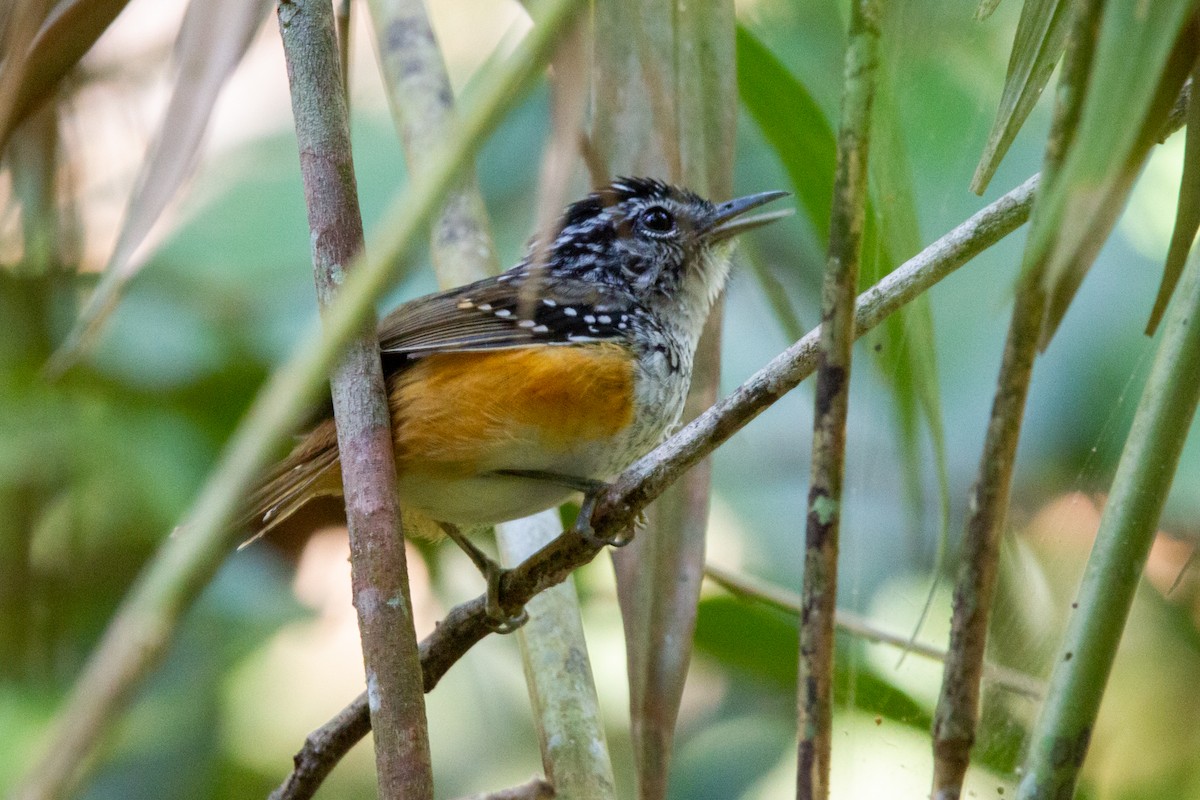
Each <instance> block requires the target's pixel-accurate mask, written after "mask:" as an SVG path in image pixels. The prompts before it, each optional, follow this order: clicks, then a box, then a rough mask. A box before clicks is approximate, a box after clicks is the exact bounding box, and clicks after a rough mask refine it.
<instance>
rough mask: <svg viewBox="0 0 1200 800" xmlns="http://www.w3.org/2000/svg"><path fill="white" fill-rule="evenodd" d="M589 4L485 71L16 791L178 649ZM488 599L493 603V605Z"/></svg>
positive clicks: (168, 540) (79, 746)
mask: <svg viewBox="0 0 1200 800" xmlns="http://www.w3.org/2000/svg"><path fill="white" fill-rule="evenodd" d="M581 8H582V6H581V4H580V3H578V2H575V0H546V1H545V2H544V3H542V4H541V5H540V9H541V14H539V15H538V16H537V18H535V21H534V26H533V28H532V29H531V30H530V31H529V33H528V34H527V35H526V37H525V39H524V40H522V42H521V44H520V46H519V48H518V49H517V51H516V52H515V53H514V54H513V55H512V57H511V58H509V59H508V60H507V61H505V62H504V63H503V64H501V65H500V66H499V67H498V68H497V69H495V70H493V71H491V72H489V74H487V75H485V76H483V77H482V78H481V79H480V85H479V87H478V93H477V94H476V95H475V97H476V98H477V102H475V103H473V104H472V105H471V106H470V107H469V108H466V109H464V112H463V114H462V115H461V117H460V119H459V124H458V125H457V126H455V129H454V130H453V131H452V132H451V133H450V135H448V137H447V138H446V140H445V141H444V142H443V143H442V145H441V146H439V147H438V149H437V150H435V151H434V152H433V153H431V154H430V155H429V162H430V165H431V166H430V168H429V169H428V170H427V171H426V172H425V173H423V175H421V176H417V177H414V178H413V180H412V181H411V182H410V184H409V185H408V187H407V188H406V190H405V191H404V192H402V193H401V194H400V195H398V197H397V198H396V200H395V201H393V203H392V205H391V206H390V207H389V208H388V209H387V210H386V211H385V212H384V214H383V215H382V222H381V224H380V226H379V229H378V232H377V238H376V239H375V240H373V246H372V249H371V250H370V251H368V252H366V253H365V254H364V255H363V256H362V257H361V259H359V260H360V261H361V263H360V264H358V265H357V266H356V267H354V268H352V269H349V270H347V272H348V273H349V274H348V277H347V278H346V283H345V284H344V285H343V287H342V291H341V293H340V296H339V298H338V300H337V302H336V303H334V305H333V307H332V308H331V309H330V311H329V312H328V313H327V314H325V316H324V331H321V330H316V329H313V330H311V331H310V332H309V334H308V335H307V336H305V337H302V338H301V340H300V341H299V342H298V343H297V345H296V348H295V350H294V353H293V355H292V356H291V358H290V359H289V360H288V361H287V362H286V363H285V364H284V365H283V366H281V367H280V368H279V369H278V370H277V371H276V372H275V373H274V374H273V375H272V376H271V378H270V379H269V380H268V382H267V383H266V385H265V386H264V387H263V388H262V390H261V391H260V392H259V394H258V396H257V397H256V398H255V401H254V403H253V404H252V405H251V407H250V409H249V411H247V413H246V416H245V417H244V418H243V420H242V422H241V423H240V424H239V425H238V428H237V430H236V431H235V432H234V434H233V436H232V438H231V439H230V441H229V443H228V444H227V445H226V448H225V451H224V452H223V454H222V456H221V459H220V461H219V462H218V464H217V465H216V467H215V468H214V469H213V471H212V473H211V475H210V477H209V478H208V480H207V482H206V483H205V485H204V487H203V488H202V489H201V491H200V493H199V494H198V496H197V498H196V500H195V501H194V503H193V505H192V507H191V508H190V509H189V510H188V513H187V515H186V517H185V518H184V521H183V522H182V524H181V525H180V526H179V528H178V529H177V531H176V533H175V535H173V536H170V537H166V536H164V544H163V546H162V547H161V548H160V549H159V551H158V552H157V553H156V554H155V556H154V558H153V559H151V561H150V562H149V563H148V564H147V565H146V567H145V568H144V569H143V570H142V573H141V575H140V576H139V578H138V581H137V583H135V584H134V585H133V587H131V588H130V590H129V592H128V594H127V595H126V597H125V599H124V600H123V601H122V604H121V607H120V608H119V609H118V611H117V613H116V615H115V616H114V617H113V619H112V620H111V621H110V622H109V625H108V628H107V629H106V630H105V632H104V635H103V636H102V638H101V640H100V643H99V644H98V646H97V647H96V649H95V651H94V652H93V653H92V655H91V657H90V658H89V659H88V662H87V664H86V665H85V666H84V668H83V671H82V673H81V674H80V677H79V678H78V679H77V681H76V682H75V684H74V686H73V687H72V688H71V691H70V693H69V694H68V696H67V698H66V700H65V702H64V704H63V707H62V708H61V710H60V711H59V712H58V714H57V715H56V717H55V719H54V721H53V723H52V725H53V727H52V730H50V731H49V732H48V733H47V735H46V737H45V739H44V741H43V745H42V747H43V749H42V750H41V751H40V752H39V753H38V755H37V756H36V757H35V758H33V759H31V760H30V762H29V765H28V767H27V769H26V771H25V773H24V775H23V777H22V782H21V783H20V784H19V786H18V788H17V791H16V792H15V793H14V796H15V797H19V798H21V799H22V800H35V798H37V799H40V798H56V797H61V796H63V794H64V793H65V792H66V791H67V790H68V788H69V786H70V785H71V784H72V782H73V781H74V780H76V778H77V775H78V773H79V772H80V771H81V770H82V768H83V765H84V764H85V762H87V761H88V756H89V754H90V753H91V752H92V751H93V750H94V749H95V747H96V745H97V743H98V742H99V741H100V740H101V738H102V737H103V735H104V734H105V733H106V732H107V731H108V730H109V729H110V728H111V727H112V726H113V725H114V724H115V723H116V722H117V720H119V719H120V718H121V711H123V710H124V708H125V707H126V706H127V705H128V703H129V701H130V700H131V698H132V697H133V695H134V691H135V689H136V688H137V686H138V685H139V684H140V683H141V682H142V681H143V680H144V679H145V678H146V676H147V675H148V674H149V672H150V671H151V669H152V668H153V667H154V666H155V665H156V664H157V663H158V661H159V660H160V659H161V658H162V656H163V654H164V653H165V652H166V649H167V647H168V645H169V644H170V642H171V639H172V638H173V635H174V633H175V630H176V629H177V626H178V623H179V620H180V618H181V617H182V615H183V613H184V612H185V611H186V610H187V609H188V608H190V607H191V606H192V604H193V603H194V602H195V600H196V598H197V597H198V596H199V594H200V592H201V590H202V589H203V588H204V587H205V585H206V584H207V583H208V581H209V580H210V579H211V578H212V576H213V575H214V574H215V573H216V571H217V568H218V567H219V566H220V565H221V563H222V562H223V561H224V559H225V557H226V555H228V553H229V552H230V551H231V549H232V547H233V543H234V541H235V540H236V539H237V538H238V537H239V536H241V535H242V533H241V531H239V530H237V529H236V528H234V527H233V526H231V525H230V522H231V520H232V519H233V518H234V515H235V514H236V512H237V509H238V507H239V503H240V502H241V500H242V498H243V496H244V495H245V492H246V491H247V487H249V486H250V485H251V484H252V483H253V482H254V479H255V476H256V475H258V474H259V472H260V470H262V469H263V468H264V467H265V466H266V464H267V461H268V459H269V458H270V457H271V455H272V454H273V452H274V450H275V448H277V447H278V446H279V445H280V444H281V443H282V442H283V440H284V439H285V438H286V437H287V435H288V434H289V432H291V431H293V430H294V429H295V428H296V426H297V425H299V424H300V422H301V420H302V417H303V416H304V414H305V413H306V412H307V410H308V409H309V408H310V407H311V404H312V403H313V402H314V401H315V399H316V397H317V394H318V392H319V391H320V389H321V388H322V386H323V385H327V384H326V382H327V381H328V375H329V368H330V366H331V365H332V364H333V362H334V361H335V360H336V359H337V357H338V356H339V355H340V354H341V353H342V349H343V347H344V345H345V343H346V342H348V341H350V339H352V338H353V337H354V336H355V335H356V334H358V333H359V332H361V331H362V330H363V325H364V322H365V321H366V320H367V318H368V316H369V314H370V313H371V310H372V309H373V308H374V303H375V301H376V300H377V299H378V298H379V297H380V295H381V294H382V293H383V291H384V290H385V289H386V288H387V287H388V286H389V284H390V276H391V274H392V267H393V266H394V264H395V263H396V261H397V259H398V258H399V257H400V255H403V254H404V253H406V252H407V251H408V250H409V249H410V248H411V247H412V246H413V245H414V244H415V242H416V240H417V236H418V235H419V234H420V233H421V232H422V231H423V230H424V229H425V226H426V225H428V224H429V221H430V220H431V219H432V217H433V214H434V212H435V211H436V210H437V207H438V204H439V201H440V200H441V198H442V197H443V196H444V193H445V192H446V190H447V188H448V187H449V186H450V184H451V182H452V180H453V178H454V177H455V175H456V174H457V171H458V169H459V168H460V166H461V165H462V163H463V162H464V161H466V160H469V159H471V158H473V157H474V155H475V153H476V152H477V151H478V149H479V147H480V146H481V145H482V143H483V141H484V139H485V137H486V135H487V134H488V133H489V132H490V131H492V130H493V129H494V128H495V126H496V125H497V124H498V123H499V121H500V119H501V117H502V116H503V114H504V113H505V111H506V110H507V109H508V108H509V107H510V106H511V105H512V103H513V102H515V100H516V98H519V97H520V95H521V92H522V90H523V89H524V88H525V87H526V86H527V85H529V83H530V81H531V80H532V79H533V77H534V76H535V75H537V74H539V73H540V70H541V68H542V67H543V66H544V65H545V64H546V62H547V60H548V59H549V57H550V53H551V51H552V50H553V47H554V44H555V42H557V41H558V37H559V35H560V34H561V33H562V32H563V30H564V29H566V28H567V27H569V25H570V23H571V21H572V20H573V18H574V15H575V14H576V13H578V12H579V11H580V9H581ZM481 608H482V606H481Z"/></svg>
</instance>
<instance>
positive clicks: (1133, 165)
mask: <svg viewBox="0 0 1200 800" xmlns="http://www.w3.org/2000/svg"><path fill="white" fill-rule="evenodd" d="M1195 5H1196V3H1195V0H1157V2H1153V3H1147V2H1145V0H1110V2H1109V3H1107V4H1106V5H1105V6H1104V9H1103V11H1102V15H1101V19H1100V25H1099V31H1098V38H1097V40H1096V47H1095V52H1094V55H1093V57H1092V61H1091V65H1090V67H1091V68H1090V70H1089V75H1088V78H1087V85H1086V88H1085V94H1084V97H1083V100H1082V107H1081V109H1080V114H1079V123H1078V126H1077V127H1076V128H1075V132H1074V136H1073V137H1072V139H1071V142H1070V145H1069V147H1068V149H1067V151H1066V152H1065V153H1064V155H1063V160H1062V166H1061V168H1060V169H1059V170H1058V171H1057V172H1056V173H1055V174H1054V175H1053V176H1052V178H1051V180H1050V181H1049V182H1048V184H1047V185H1046V186H1045V187H1044V189H1043V192H1042V194H1041V195H1040V196H1039V198H1038V204H1037V208H1036V209H1035V213H1034V217H1033V226H1032V229H1031V230H1030V233H1029V247H1028V248H1027V250H1026V258H1025V266H1024V269H1025V270H1026V271H1029V270H1034V269H1044V272H1043V277H1042V280H1043V285H1044V286H1045V288H1046V292H1047V296H1048V298H1049V299H1048V309H1047V320H1046V325H1045V327H1044V328H1043V332H1042V347H1045V345H1046V344H1047V343H1048V342H1049V340H1050V338H1051V337H1052V336H1053V334H1054V331H1055V330H1056V329H1057V327H1058V324H1059V322H1061V320H1062V317H1063V314H1065V312H1066V308H1067V306H1068V305H1069V304H1070V302H1071V299H1072V298H1073V297H1074V295H1075V291H1076V289H1078V287H1079V284H1080V283H1081V282H1082V281H1083V278H1084V276H1085V275H1086V273H1087V270H1088V269H1089V268H1090V266H1091V264H1092V261H1093V260H1094V259H1095V256H1096V254H1097V253H1098V252H1099V249H1100V247H1101V246H1102V244H1103V243H1104V241H1105V240H1106V239H1107V238H1108V234H1109V232H1110V231H1111V230H1112V226H1113V225H1114V224H1115V223H1116V220H1117V217H1118V215H1119V214H1120V211H1121V209H1122V208H1123V206H1124V204H1125V199H1126V197H1127V196H1128V193H1129V190H1130V189H1131V188H1132V186H1133V182H1134V180H1135V179H1136V177H1137V175H1138V173H1139V171H1140V170H1141V167H1142V164H1143V163H1144V161H1145V158H1146V154H1147V153H1148V152H1149V149H1150V147H1151V146H1152V145H1153V144H1154V142H1156V141H1157V140H1158V137H1159V135H1160V133H1161V130H1162V127H1163V125H1164V124H1165V122H1166V119H1167V116H1168V114H1169V112H1170V109H1171V106H1172V104H1173V103H1174V100H1175V98H1176V96H1177V95H1178V93H1179V90H1180V88H1181V87H1182V86H1183V83H1184V81H1185V80H1186V78H1187V76H1188V73H1189V72H1190V71H1191V68H1192V65H1193V63H1194V61H1195V52H1196V41H1195V37H1194V36H1191V35H1185V36H1182V37H1181V33H1183V30H1184V26H1185V25H1186V24H1187V22H1188V20H1189V19H1190V17H1191V14H1192V13H1193V11H1194V9H1195ZM1118 121H1119V122H1118Z"/></svg>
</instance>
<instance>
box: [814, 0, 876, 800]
mask: <svg viewBox="0 0 1200 800" xmlns="http://www.w3.org/2000/svg"><path fill="white" fill-rule="evenodd" d="M849 36H850V39H849V44H848V46H847V49H846V60H845V70H844V86H843V94H842V121H841V127H840V129H839V131H838V154H837V172H836V175H835V179H834V186H833V209H832V213H831V218H830V224H829V256H828V259H827V260H826V267H825V279H824V283H823V286H822V291H821V322H822V324H821V339H820V346H819V351H818V359H819V366H818V369H817V386H816V392H815V394H816V402H815V405H814V410H813V450H812V471H811V478H810V484H809V490H808V513H807V521H806V526H805V548H804V582H803V585H802V587H801V603H802V613H801V615H800V673H799V678H798V682H799V685H798V687H797V693H798V703H799V729H800V742H799V746H798V750H797V757H798V760H799V764H798V768H797V774H796V797H797V798H798V799H799V800H824V799H825V798H828V797H829V761H830V753H831V749H832V730H833V650H834V617H835V614H836V610H837V559H838V534H839V529H840V526H841V503H842V477H843V473H844V471H845V458H846V416H847V413H848V411H849V407H850V365H851V348H852V345H853V344H854V339H855V335H854V292H855V287H856V286H857V285H858V268H859V263H860V257H861V255H862V253H861V251H862V231H863V222H864V219H865V217H866V205H867V156H868V151H869V148H870V134H871V108H872V105H873V102H874V97H875V72H876V66H877V64H878V50H879V8H878V6H877V4H876V3H875V2H874V0H855V2H853V3H852V4H851V6H850V31H849Z"/></svg>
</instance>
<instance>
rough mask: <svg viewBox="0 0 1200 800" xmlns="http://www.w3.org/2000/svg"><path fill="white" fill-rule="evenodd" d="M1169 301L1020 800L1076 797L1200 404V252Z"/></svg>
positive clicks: (1032, 741)
mask: <svg viewBox="0 0 1200 800" xmlns="http://www.w3.org/2000/svg"><path fill="white" fill-rule="evenodd" d="M1192 248H1193V249H1192V256H1191V258H1190V259H1189V261H1188V264H1187V267H1186V268H1185V270H1184V274H1183V276H1182V277H1181V278H1180V282H1179V285H1178V287H1177V288H1176V290H1175V296H1174V298H1172V300H1171V303H1170V305H1169V306H1168V307H1167V316H1166V319H1165V321H1164V325H1163V327H1164V330H1163V338H1162V341H1161V342H1160V343H1159V347H1158V353H1157V355H1156V356H1155V358H1154V364H1153V366H1152V367H1151V368H1150V375H1149V377H1148V378H1147V379H1146V387H1145V389H1143V390H1142V399H1141V401H1140V402H1139V403H1138V409H1137V413H1136V414H1135V416H1134V419H1133V426H1132V427H1131V428H1130V431H1129V436H1128V437H1127V438H1126V440H1125V448H1124V450H1122V452H1121V460H1120V463H1119V464H1118V465H1117V473H1116V475H1115V476H1114V477H1113V483H1112V489H1111V491H1110V492H1109V495H1108V503H1107V504H1106V505H1105V507H1104V513H1103V515H1102V516H1101V518H1100V530H1099V531H1098V532H1097V533H1096V543H1095V545H1094V547H1093V549H1092V554H1091V556H1090V557H1089V558H1088V563H1087V567H1086V569H1085V570H1084V575H1083V581H1082V583H1081V585H1080V588H1079V594H1078V597H1077V602H1076V604H1073V605H1077V606H1078V608H1077V610H1076V611H1074V612H1073V613H1072V614H1071V618H1070V620H1069V622H1068V623H1067V632H1066V636H1065V638H1064V639H1063V643H1062V646H1061V648H1060V649H1059V655H1058V658H1057V660H1056V661H1055V667H1054V672H1053V674H1052V675H1051V677H1050V688H1049V690H1048V692H1047V695H1046V704H1045V705H1044V706H1043V707H1042V712H1041V714H1040V715H1039V717H1038V721H1037V724H1036V725H1035V726H1034V730H1033V735H1032V737H1031V739H1030V748H1029V753H1028V755H1027V756H1026V760H1025V777H1024V778H1023V779H1022V780H1021V784H1020V786H1019V787H1018V789H1017V797H1018V800H1043V799H1045V800H1050V798H1063V797H1071V796H1072V795H1073V794H1074V790H1075V784H1076V782H1077V780H1078V778H1079V769H1080V767H1081V766H1082V765H1083V761H1084V758H1085V757H1086V755H1087V748H1088V743H1089V740H1090V739H1091V734H1092V729H1093V727H1094V726H1095V724H1096V714H1097V712H1098V711H1099V709H1100V701H1101V699H1102V698H1103V696H1104V687H1105V684H1106V683H1107V682H1108V676H1109V673H1110V672H1111V670H1112V664H1113V659H1114V658H1115V657H1116V652H1117V646H1118V645H1119V644H1120V642H1121V634H1122V632H1123V631H1124V629H1125V621H1126V620H1127V619H1128V617H1129V609H1130V607H1131V606H1132V605H1133V598H1134V593H1135V592H1136V590H1137V587H1138V583H1139V581H1140V579H1141V575H1142V570H1143V569H1144V568H1145V566H1146V558H1147V556H1148V555H1149V553H1150V545H1151V544H1153V542H1154V534H1155V531H1156V530H1157V527H1158V519H1159V516H1160V515H1161V514H1162V508H1163V504H1164V503H1166V500H1167V495H1168V493H1169V492H1170V489H1171V482H1172V480H1173V479H1174V477H1175V470H1176V468H1177V467H1178V465H1179V455H1180V453H1181V452H1182V451H1183V445H1184V442H1185V441H1186V440H1187V434H1188V430H1189V428H1190V427H1191V422H1192V419H1193V417H1194V416H1195V412H1196V404H1197V401H1200V380H1197V378H1196V376H1197V375H1200V254H1198V253H1197V250H1196V243H1195V242H1193V243H1192Z"/></svg>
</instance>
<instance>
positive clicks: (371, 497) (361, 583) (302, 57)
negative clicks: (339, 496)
mask: <svg viewBox="0 0 1200 800" xmlns="http://www.w3.org/2000/svg"><path fill="white" fill-rule="evenodd" d="M279 30H280V34H281V36H282V39H283V53H284V59H285V60H286V62H287V69H288V82H289V84H290V85H291V94H292V112H293V115H294V117H295V121H296V139H297V144H298V145H299V149H300V172H301V175H302V177H303V178H304V194H305V201H306V203H307V205H308V224H309V228H310V229H311V231H312V247H313V270H314V273H315V277H316V284H317V300H318V301H319V302H320V305H321V309H322V311H326V310H327V309H328V308H329V306H330V305H331V304H332V303H333V301H334V298H335V297H336V296H337V293H338V287H339V286H340V285H341V284H342V282H343V281H344V280H345V277H346V269H345V266H346V265H347V264H348V263H350V262H351V260H352V259H354V257H355V256H357V255H358V254H359V253H360V252H362V249H363V232H362V216H361V214H360V213H359V209H358V188H357V184H356V181H355V178H354V162H353V157H352V153H351V148H350V119H349V109H348V108H347V106H346V102H345V100H346V95H345V90H344V88H343V86H342V83H341V79H342V76H343V75H344V72H343V70H342V68H341V66H340V65H339V63H338V49H337V38H336V35H335V32H334V15H333V7H332V4H331V3H330V2H329V0H283V1H282V2H280V4H279ZM375 327H376V325H375V318H374V314H369V315H368V316H367V319H366V320H365V322H364V324H363V327H362V332H361V334H360V335H359V336H358V337H357V338H355V339H354V340H353V341H352V342H350V344H349V345H348V347H347V348H346V351H345V354H344V355H343V356H342V357H341V359H340V360H339V361H338V363H337V364H336V365H335V366H334V368H333V370H332V373H331V376H330V384H331V388H332V393H333V410H334V418H335V420H336V422H337V435H338V452H339V453H340V454H341V458H340V461H341V471H342V485H343V489H344V495H345V502H346V522H347V525H348V527H349V530H350V568H351V581H352V587H353V597H354V607H355V609H356V610H357V611H358V628H359V633H360V634H361V640H362V650H363V665H364V667H365V670H366V677H367V691H368V697H369V698H370V711H371V730H372V731H374V733H375V737H374V738H375V767H376V775H377V780H378V783H379V794H380V797H382V798H386V799H387V800H392V799H393V798H395V799H396V800H399V798H413V800H421V798H430V799H432V797H433V767H432V764H431V762H430V754H429V730H428V724H427V722H426V720H425V697H424V694H423V692H422V690H421V689H422V687H421V678H420V667H421V665H420V656H419V655H418V654H417V634H416V629H415V627H414V623H413V617H412V593H411V592H410V591H409V586H408V564H407V562H406V559H405V553H404V537H403V532H402V530H401V523H400V506H399V503H398V501H397V497H396V462H395V456H394V455H393V453H392V426H391V412H390V410H389V406H388V399H387V389H386V388H385V386H384V381H383V368H382V365H381V363H380V360H379V345H378V341H377V339H376V336H375Z"/></svg>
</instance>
